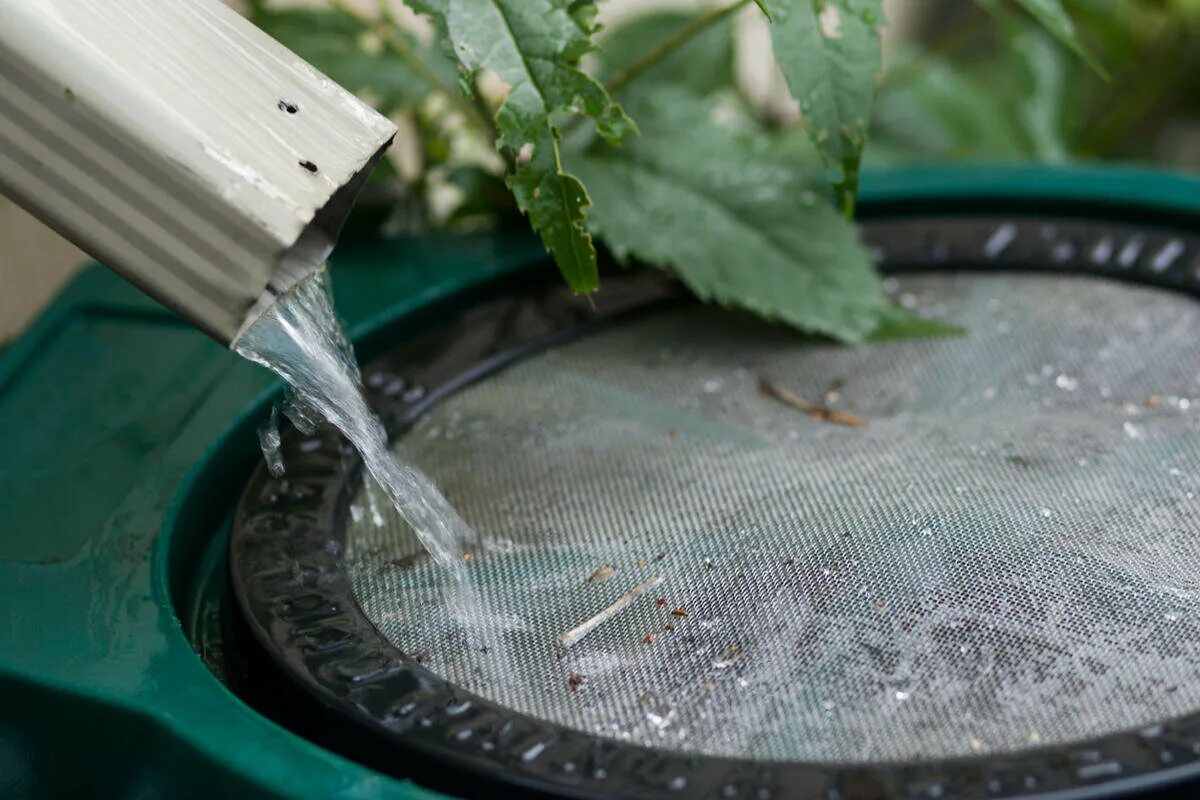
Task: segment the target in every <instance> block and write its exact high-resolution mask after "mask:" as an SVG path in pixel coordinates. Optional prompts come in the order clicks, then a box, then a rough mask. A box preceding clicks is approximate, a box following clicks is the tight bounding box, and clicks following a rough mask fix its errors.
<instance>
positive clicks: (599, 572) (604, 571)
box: [587, 564, 617, 583]
mask: <svg viewBox="0 0 1200 800" xmlns="http://www.w3.org/2000/svg"><path fill="white" fill-rule="evenodd" d="M616 571H617V568H616V567H614V566H613V565H612V564H603V565H601V566H599V567H597V568H596V571H595V572H593V573H592V574H591V575H590V576H589V577H588V579H587V582H588V583H600V582H601V581H606V580H608V579H609V578H611V577H612V576H613V573H614V572H616Z"/></svg>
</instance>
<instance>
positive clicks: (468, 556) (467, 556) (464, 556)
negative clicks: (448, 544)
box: [463, 550, 475, 561]
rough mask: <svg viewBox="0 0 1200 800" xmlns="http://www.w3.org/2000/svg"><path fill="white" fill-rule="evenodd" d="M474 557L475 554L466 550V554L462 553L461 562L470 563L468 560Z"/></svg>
mask: <svg viewBox="0 0 1200 800" xmlns="http://www.w3.org/2000/svg"><path fill="white" fill-rule="evenodd" d="M474 557H475V554H474V553H472V552H471V551H470V550H468V551H467V552H465V553H463V561H470V560H471V559H472V558H474Z"/></svg>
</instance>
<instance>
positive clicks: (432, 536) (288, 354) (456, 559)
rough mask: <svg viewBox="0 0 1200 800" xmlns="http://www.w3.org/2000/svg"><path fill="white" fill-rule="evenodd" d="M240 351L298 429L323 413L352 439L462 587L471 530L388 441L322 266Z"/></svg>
mask: <svg viewBox="0 0 1200 800" xmlns="http://www.w3.org/2000/svg"><path fill="white" fill-rule="evenodd" d="M233 349H234V351H235V352H237V353H238V354H239V355H242V356H244V357H245V358H248V359H250V360H251V361H254V362H256V363H258V364H262V365H263V366H265V367H267V368H268V369H271V370H273V371H274V372H276V373H277V374H278V375H279V376H280V377H282V378H283V379H284V380H285V381H287V384H288V386H289V387H290V389H291V391H290V393H289V396H288V401H287V403H286V404H285V406H284V410H285V413H287V415H288V416H289V417H290V418H291V419H292V421H293V423H295V424H296V425H297V427H299V428H301V429H306V428H312V427H313V425H314V423H315V422H316V415H319V417H321V418H324V419H325V420H327V421H328V422H329V423H330V424H332V425H333V426H334V427H336V428H337V429H338V430H339V431H341V432H342V434H343V435H345V437H346V438H347V439H349V440H350V443H351V444H353V445H354V447H355V449H357V450H358V452H359V454H360V455H361V456H362V459H363V463H364V464H365V465H366V468H367V471H368V473H369V474H370V476H371V477H372V478H374V479H375V481H376V482H377V483H378V485H379V486H380V488H382V489H383V491H384V492H385V493H386V495H387V497H388V498H389V499H390V500H391V502H392V503H393V504H394V505H395V507H396V510H397V511H398V512H399V513H400V515H401V517H403V519H404V520H405V522H407V523H408V524H409V525H410V526H411V527H412V529H413V532H414V533H415V534H416V535H417V537H418V538H419V539H420V541H421V544H422V545H424V547H425V549H426V550H427V551H428V552H429V554H430V555H431V556H432V557H433V558H434V560H435V561H436V562H437V563H438V564H439V565H440V566H442V567H443V568H445V569H447V570H449V571H450V572H451V573H452V574H453V575H454V576H455V577H456V578H457V580H458V583H459V585H460V586H464V587H465V581H466V570H465V568H464V565H463V559H462V554H463V552H464V551H465V550H469V549H470V547H471V545H472V543H473V542H474V541H475V534H474V532H473V531H472V530H471V528H470V527H469V526H468V525H467V524H466V523H465V522H464V521H463V520H462V518H461V517H460V516H459V515H458V512H456V511H455V510H454V508H452V507H451V506H450V504H449V503H448V502H447V501H446V498H444V497H443V496H442V494H441V492H439V491H438V489H437V487H436V486H434V484H433V482H432V481H430V480H429V478H428V477H426V476H425V474H424V473H422V472H421V471H420V470H418V469H416V468H414V467H413V466H411V465H409V464H406V463H404V462H403V461H401V460H400V458H399V457H398V456H397V455H396V454H395V453H393V452H392V451H391V450H389V448H388V437H387V432H386V431H385V430H384V427H383V423H382V422H380V420H379V417H377V416H376V415H375V413H374V412H373V411H371V408H370V406H369V405H368V404H367V401H366V398H365V397H364V396H363V390H362V376H361V374H360V373H359V369H358V364H357V362H356V361H355V359H354V352H353V350H352V349H351V346H350V342H349V340H348V339H347V338H346V334H345V331H344V330H343V328H342V325H341V322H340V321H339V320H338V318H337V316H336V314H335V313H334V310H333V302H332V295H331V293H330V289H329V281H328V273H327V270H326V269H324V268H322V269H320V270H318V271H316V272H315V273H313V275H312V276H310V277H308V278H306V279H305V280H303V281H301V282H300V283H299V284H297V285H296V287H295V288H293V289H292V290H291V291H290V292H288V293H287V294H285V295H283V296H282V297H280V298H279V300H278V301H277V302H276V303H275V305H274V306H273V307H272V308H271V309H270V310H268V311H267V312H266V313H264V314H263V315H262V317H260V318H259V319H258V320H256V321H255V322H254V323H253V324H252V325H251V326H250V327H249V328H248V329H247V330H246V331H245V332H243V333H242V334H241V335H240V336H239V337H238V339H237V341H235V342H234V343H233ZM261 438H262V439H263V443H264V452H265V453H266V454H267V459H268V463H269V464H271V465H272V468H273V469H278V468H279V467H280V464H279V462H278V455H277V451H276V455H275V456H274V457H272V446H274V448H277V447H278V433H277V432H273V431H271V430H268V431H266V432H265V433H264V434H262V435H261Z"/></svg>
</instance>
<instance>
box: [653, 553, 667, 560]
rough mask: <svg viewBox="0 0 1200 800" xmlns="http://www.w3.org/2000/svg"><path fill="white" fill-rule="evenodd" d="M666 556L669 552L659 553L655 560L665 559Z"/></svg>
mask: <svg viewBox="0 0 1200 800" xmlns="http://www.w3.org/2000/svg"><path fill="white" fill-rule="evenodd" d="M666 557H667V554H666V553H659V554H658V555H656V556H655V557H654V560H655V561H662V560H663V559H664V558H666Z"/></svg>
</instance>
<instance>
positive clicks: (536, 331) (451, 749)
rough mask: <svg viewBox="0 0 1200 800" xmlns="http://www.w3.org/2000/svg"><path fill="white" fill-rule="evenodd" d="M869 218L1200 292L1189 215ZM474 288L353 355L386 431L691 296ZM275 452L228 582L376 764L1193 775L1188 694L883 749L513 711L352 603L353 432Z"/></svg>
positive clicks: (643, 778)
mask: <svg viewBox="0 0 1200 800" xmlns="http://www.w3.org/2000/svg"><path fill="white" fill-rule="evenodd" d="M864 234H865V238H866V240H867V242H868V244H869V245H870V246H871V247H872V249H873V250H874V252H875V255H876V258H877V260H878V261H879V263H880V265H881V267H882V268H883V269H884V270H885V271H886V272H888V273H901V272H912V271H930V272H936V271H949V270H951V269H953V270H986V271H1003V272H1035V273H1037V272H1041V273H1075V274H1088V275H1095V276H1099V277H1105V278H1109V279H1118V280H1126V281H1131V282H1135V283H1140V284H1148V285H1153V286H1158V287H1162V288H1167V289H1172V290H1176V291H1180V292H1184V293H1186V294H1189V295H1192V296H1194V297H1200V275H1198V274H1197V272H1198V271H1200V236H1197V235H1196V234H1195V233H1192V232H1190V231H1189V230H1186V229H1183V228H1174V227H1169V226H1160V225H1153V224H1140V223H1129V222H1120V223H1118V222H1110V221H1106V220H1098V219H1091V218H1087V217H1082V216H1061V217H1057V216H1046V215H1041V214H1039V215H1037V216H1036V217H1035V216H1031V215H1026V216H1022V215H1020V214H1016V213H1014V214H1010V215H1003V216H999V215H996V214H994V213H983V214H979V215H951V216H947V215H944V214H941V215H937V214H924V213H920V214H917V215H914V216H906V217H886V218H879V219H875V220H870V221H868V222H867V223H866V224H865V225H864ZM1172 253H1174V255H1173V256H1171V255H1170V254H1172ZM1168 256H1170V257H1169V258H1168ZM484 296H487V297H492V298H494V299H490V300H487V301H484V302H482V303H477V304H474V305H471V306H469V307H467V306H463V305H461V304H460V305H459V306H458V307H457V308H453V307H449V308H448V309H447V313H446V314H431V315H429V316H430V317H431V318H434V319H435V320H436V321H434V322H433V323H432V324H430V325H429V326H427V327H425V328H424V329H423V330H422V331H421V333H420V334H419V335H418V336H417V337H416V338H414V339H413V340H411V341H410V342H408V343H406V344H405V345H403V346H401V347H400V348H397V349H395V350H393V351H391V352H389V353H387V354H385V355H384V356H382V357H381V358H379V359H376V360H374V361H372V362H371V364H370V365H369V366H368V368H367V369H366V370H365V372H364V375H365V378H366V382H367V385H368V390H369V395H370V397H369V399H370V401H371V402H372V404H373V406H374V407H375V408H376V410H377V411H379V412H380V413H381V415H382V416H383V418H384V422H385V424H386V426H387V427H388V430H389V432H390V433H391V434H392V435H393V436H399V435H403V433H404V432H405V431H406V430H407V429H408V428H409V427H410V426H411V425H412V424H413V423H414V422H415V421H416V419H417V418H419V417H420V416H421V415H422V414H423V413H424V412H426V411H427V410H428V409H429V408H431V407H432V406H434V405H435V404H437V403H438V402H439V401H440V400H442V399H444V398H445V397H447V396H448V395H450V394H452V393H453V392H455V391H457V390H459V389H461V388H463V387H465V386H467V385H469V384H470V383H472V382H474V381H477V380H479V379H481V378H483V377H486V376H488V375H491V374H494V373H495V372H496V371H497V370H499V369H502V368H503V367H504V366H506V365H508V364H511V363H513V362H515V361H518V360H520V359H522V358H524V357H527V356H529V355H530V354H532V353H534V352H537V351H539V350H542V349H545V348H548V347H551V346H554V345H556V344H560V343H562V342H565V341H568V340H570V339H573V338H577V337H579V336H582V335H585V334H587V333H589V332H591V331H594V330H596V329H597V328H599V327H602V326H605V325H611V324H616V323H618V322H619V321H620V320H622V319H626V318H628V316H629V315H631V314H637V313H641V312H644V311H646V310H648V309H653V308H661V307H662V306H663V304H667V303H681V302H689V301H688V300H687V299H686V297H685V295H684V293H683V292H682V290H681V288H680V287H679V285H678V284H677V283H675V282H674V281H673V280H671V279H669V278H666V277H664V276H663V275H662V274H661V273H657V272H650V271H644V270H641V271H634V272H631V273H624V274H619V275H612V276H609V277H608V279H607V281H606V284H605V292H604V293H603V294H602V299H603V302H602V304H601V305H600V306H599V308H597V309H595V310H592V309H591V308H590V307H589V306H588V305H587V304H586V303H583V302H580V301H578V300H577V299H574V300H573V299H572V298H571V297H570V295H569V293H568V292H566V290H565V289H563V288H562V287H561V285H560V284H559V283H558V282H557V281H556V280H554V279H553V276H550V277H546V272H544V271H543V272H541V273H539V275H538V276H534V275H533V274H532V273H522V274H520V275H518V276H516V277H515V278H514V279H511V280H508V281H505V282H503V283H502V284H501V285H496V286H492V287H489V289H488V292H487V294H486V295H484ZM283 453H284V458H285V461H286V463H287V465H288V474H287V476H286V478H285V479H276V478H272V477H271V476H270V474H269V473H268V472H267V471H266V469H265V467H263V466H260V468H259V469H258V470H257V471H256V472H255V473H254V475H253V476H252V478H251V480H250V482H249V484H248V485H247V487H246V490H245V492H244V494H243V496H242V498H241V501H240V502H239V505H238V510H237V515H236V519H235V523H234V527H233V533H232V536H231V544H230V569H231V577H232V586H233V590H234V594H235V597H236V598H237V601H238V604H239V607H240V610H241V612H242V617H243V621H244V622H245V624H246V627H247V628H248V629H249V631H250V633H251V634H252V639H253V641H254V642H255V644H256V646H257V647H258V648H260V649H261V650H262V651H263V652H264V653H265V654H266V655H267V658H268V660H269V661H270V662H271V663H272V664H273V665H274V666H275V667H277V668H278V670H279V671H280V672H281V673H282V674H283V675H285V676H286V678H287V680H288V681H289V683H290V684H291V685H292V686H294V687H295V688H297V689H298V691H299V693H300V694H302V695H303V696H304V700H303V701H302V702H304V703H306V704H307V705H308V706H309V707H310V709H309V711H310V713H308V714H306V715H305V716H306V718H307V719H306V722H305V723H304V725H303V727H304V730H303V732H304V733H305V734H306V735H308V736H309V737H310V738H312V739H314V740H315V741H317V742H318V743H320V744H323V745H325V746H326V747H329V748H330V749H333V750H337V751H339V752H343V753H344V754H346V755H348V756H350V757H351V758H356V759H358V760H362V761H364V762H365V763H368V764H369V765H371V766H373V767H375V768H377V769H380V770H381V771H384V772H388V773H392V774H399V775H401V776H404V777H412V778H414V779H416V780H418V781H420V782H422V783H425V784H428V785H430V786H433V787H436V788H439V789H444V790H448V791H456V792H467V793H476V792H482V791H485V790H487V789H489V788H495V787H498V786H504V785H507V786H510V787H520V788H522V789H525V790H532V791H536V792H540V793H545V794H554V795H566V796H573V797H678V796H696V795H709V796H715V797H729V798H743V797H744V798H766V797H814V798H833V797H891V796H903V797H930V798H936V797H981V796H1004V797H1010V796H1030V795H1038V796H1046V795H1049V796H1055V797H1097V796H1103V795H1109V796H1112V795H1119V794H1123V793H1130V792H1135V791H1146V790H1148V789H1153V788H1158V789H1161V790H1163V791H1166V790H1168V789H1170V788H1171V787H1176V788H1178V785H1179V783H1180V782H1190V781H1192V780H1195V779H1197V778H1200V709H1198V710H1197V711H1196V712H1195V713H1193V714H1189V715H1187V716H1185V717H1181V718H1178V719H1175V720H1172V721H1169V722H1164V723H1163V724H1161V725H1155V726H1151V727H1147V728H1142V729H1140V730H1131V731H1125V732H1120V733H1116V734H1111V735H1107V736H1103V737H1098V738H1095V739H1090V740H1087V741H1081V742H1076V743H1072V744H1070V745H1068V746H1051V747H1043V748H1038V749H1029V750H1022V751H1020V752H1016V753H1009V754H1000V755H995V754H993V755H988V756H982V757H962V758H954V759H946V760H941V761H927V762H911V763H878V764H831V763H819V764H814V763H800V762H763V761H753V760H743V759H735V758H722V757H713V756H700V755H693V754H688V753H682V752H676V751H665V750H658V749H653V748H647V747H643V746H640V745H632V744H626V743H623V742H619V741H616V740H611V739H604V738H601V737H598V736H595V735H593V734H590V733H586V732H582V731H578V730H573V729H569V728H565V727H563V726H561V725H558V724H556V723H552V722H548V721H545V720H540V719H536V718H533V717H529V716H527V715H524V714H520V713H518V712H515V711H513V710H511V709H508V708H505V707H503V706H500V705H499V704H496V703H494V702H491V701H488V700H486V699H484V698H482V697H479V696H477V695H474V694H472V693H469V692H466V691H464V690H462V689H460V688H458V687H456V686H454V685H453V684H451V683H449V682H448V681H446V680H444V679H442V678H439V677H438V676H436V675H434V674H433V673H431V672H430V671H429V670H428V669H426V668H424V667H423V666H422V665H421V664H419V663H417V662H416V661H413V660H412V659H410V658H408V657H407V656H405V655H404V654H403V653H402V652H401V651H400V650H399V649H398V648H396V647H395V646H394V645H393V644H391V643H390V642H389V641H388V640H387V639H386V638H385V637H384V636H383V635H382V634H381V633H380V632H379V631H378V630H377V629H376V628H375V627H374V625H373V624H372V623H371V622H370V620H369V619H368V618H367V617H366V615H365V614H364V613H363V611H362V610H361V609H360V608H359V606H358V604H357V601H356V599H355V596H354V593H353V590H352V588H351V585H350V580H349V577H348V575H347V574H346V572H345V569H344V561H343V558H342V554H343V553H344V547H345V541H344V536H345V533H346V530H347V526H346V525H345V524H344V523H345V520H346V516H347V515H348V513H349V504H350V501H351V499H352V497H353V495H354V492H355V490H356V488H357V486H358V484H359V478H358V476H359V474H360V472H361V464H360V463H358V462H357V461H356V457H355V456H353V454H352V451H350V449H349V448H348V446H347V445H346V443H345V442H344V441H342V440H341V439H340V437H337V436H336V435H334V434H332V433H329V432H322V433H320V434H319V435H317V436H315V437H305V436H302V435H301V434H299V433H298V432H296V431H294V430H290V429H289V430H287V431H286V432H285V435H284V437H283ZM399 753H405V754H406V755H407V756H408V758H404V759H399V758H397V757H396V756H397V754H399ZM450 771H453V773H454V774H453V775H452V776H450V777H449V778H447V774H448V773H449V772H450ZM1180 791H1187V789H1186V788H1181V789H1180Z"/></svg>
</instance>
